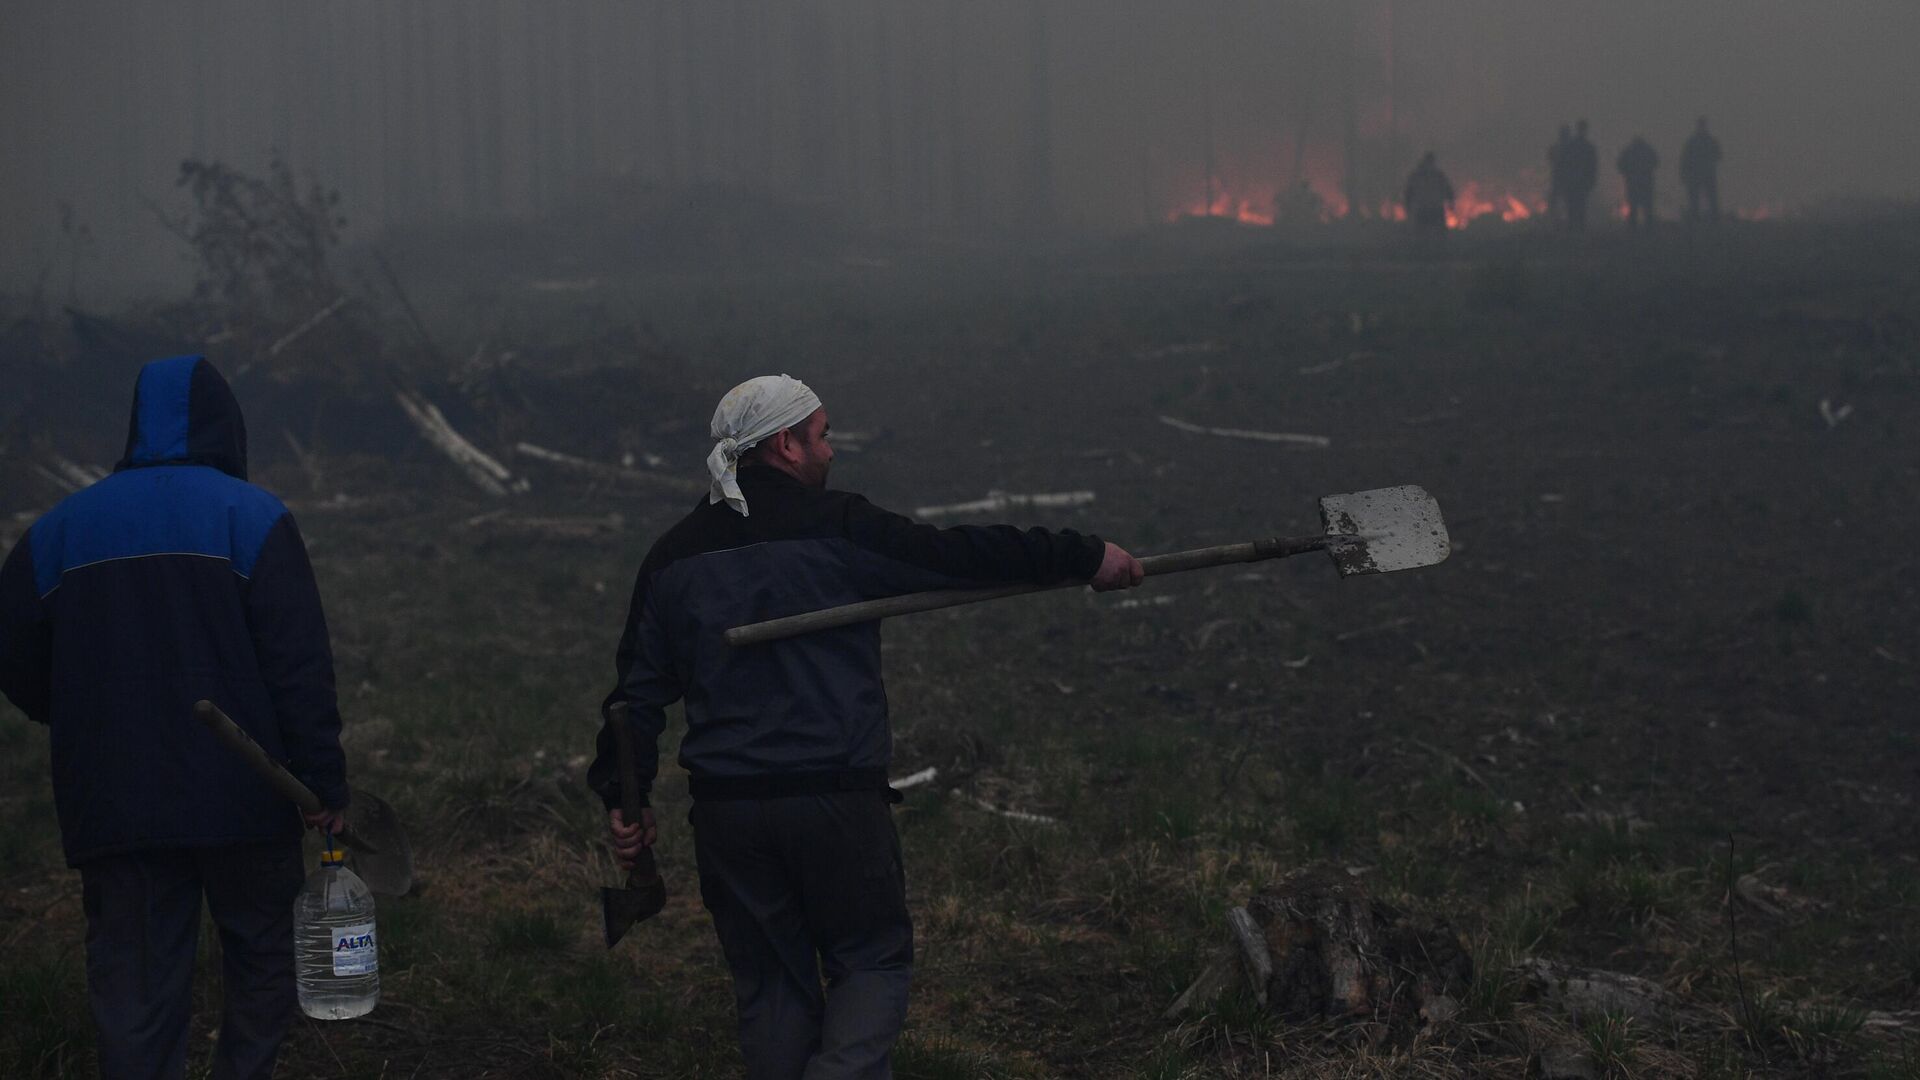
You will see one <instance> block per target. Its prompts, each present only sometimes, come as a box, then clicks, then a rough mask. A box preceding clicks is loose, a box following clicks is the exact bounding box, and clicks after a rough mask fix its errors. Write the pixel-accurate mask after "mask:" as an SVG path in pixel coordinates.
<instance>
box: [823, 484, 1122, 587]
mask: <svg viewBox="0 0 1920 1080" xmlns="http://www.w3.org/2000/svg"><path fill="white" fill-rule="evenodd" d="M846 535H847V537H848V538H849V539H851V540H852V541H853V542H854V543H856V544H858V545H860V546H861V547H863V548H867V549H868V550H871V551H875V552H878V553H880V554H882V555H886V556H889V557H891V558H894V559H898V560H900V561H901V562H905V563H910V564H912V565H914V566H918V567H921V568H923V569H927V570H933V571H936V572H938V573H942V574H950V575H952V576H954V577H957V578H965V579H968V580H972V581H982V582H1001V581H1006V582H1014V581H1031V582H1034V583H1036V584H1041V585H1051V584H1054V583H1057V582H1062V581H1085V580H1090V579H1091V578H1092V577H1093V575H1094V574H1095V573H1097V572H1098V571H1099V569H1100V559H1101V557H1102V556H1103V555H1104V554H1105V553H1106V544H1105V542H1103V541H1102V540H1101V539H1100V538H1099V537H1097V536H1089V535H1085V534H1083V533H1078V532H1075V531H1073V530H1072V529H1024V530H1022V529H1017V528H1014V527H1013V526H1011V525H956V526H953V527H951V528H945V529H942V528H938V527H936V526H933V525H927V524H924V523H922V522H917V521H914V520H913V519H912V518H909V517H903V516H902V515H900V514H896V513H893V512H892V511H890V510H882V509H881V508H879V507H877V506H875V505H873V504H872V503H870V502H868V501H867V500H866V499H865V498H863V497H861V496H858V495H854V496H850V497H849V498H848V499H847V505H846Z"/></svg>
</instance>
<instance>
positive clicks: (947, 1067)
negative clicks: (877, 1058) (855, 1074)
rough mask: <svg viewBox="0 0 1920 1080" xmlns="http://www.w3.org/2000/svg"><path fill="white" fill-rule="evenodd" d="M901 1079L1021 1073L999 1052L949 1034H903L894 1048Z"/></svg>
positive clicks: (956, 1079)
mask: <svg viewBox="0 0 1920 1080" xmlns="http://www.w3.org/2000/svg"><path fill="white" fill-rule="evenodd" d="M893 1075H894V1076H895V1077H897V1078H898V1080H999V1078H1002V1077H1007V1078H1011V1077H1015V1076H1018V1075H1020V1073H1018V1072H1015V1071H1014V1070H1013V1069H1011V1068H1010V1067H1009V1066H1008V1065H1007V1063H1006V1062H1004V1061H1002V1060H1001V1059H1000V1058H999V1057H998V1056H997V1055H995V1054H993V1053H991V1052H989V1051H986V1050H977V1049H974V1048H972V1047H968V1046H964V1045H962V1044H961V1043H960V1042H958V1041H957V1040H955V1039H953V1038H951V1037H948V1036H932V1037H921V1036H916V1035H913V1034H908V1035H905V1036H903V1037H902V1038H901V1039H900V1041H899V1042H898V1043H897V1044H895V1046H894V1048H893Z"/></svg>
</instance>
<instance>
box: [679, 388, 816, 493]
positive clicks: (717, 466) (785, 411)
mask: <svg viewBox="0 0 1920 1080" xmlns="http://www.w3.org/2000/svg"><path fill="white" fill-rule="evenodd" d="M819 407H820V398H819V397H818V396H817V395H815V394H814V392H813V391H812V390H809V389H807V384H806V383H803V382H801V381H800V380H799V379H796V378H794V377H793V376H791V375H762V376H760V377H759V378H757V379H748V380H747V381H746V382H743V383H741V384H740V385H739V386H736V387H734V388H733V389H731V390H729V391H727V395H726V396H725V397H723V398H721V399H720V405H719V407H718V408H716V409H714V410H713V427H712V428H711V433H712V435H713V437H714V438H716V439H718V440H720V441H719V442H717V443H715V444H714V445H713V452H712V453H710V454H708V455H707V474H708V475H709V476H711V477H712V478H713V484H712V486H711V487H710V488H709V489H708V491H707V502H708V503H717V502H720V501H721V500H723V499H724V500H726V504H727V505H728V506H731V507H733V508H734V509H735V510H738V511H740V516H741V517H746V516H747V497H746V496H745V495H742V494H741V493H740V479H739V475H740V455H741V454H744V453H746V452H747V451H748V450H751V449H753V447H754V446H755V445H757V444H758V443H759V442H760V440H761V439H764V438H766V437H768V436H769V435H773V434H774V433H776V432H781V431H785V430H786V429H788V428H790V427H792V426H793V425H795V424H797V423H799V422H800V421H802V420H805V419H806V418H807V417H809V416H812V415H813V410H815V409H817V408H819Z"/></svg>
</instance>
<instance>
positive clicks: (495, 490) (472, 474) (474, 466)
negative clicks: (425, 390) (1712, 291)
mask: <svg viewBox="0 0 1920 1080" xmlns="http://www.w3.org/2000/svg"><path fill="white" fill-rule="evenodd" d="M393 396H394V400H396V401H398V402H399V403H400V408H401V409H402V410H403V411H404V412H405V413H406V414H407V419H408V420H411V421H412V422H413V426H414V428H415V429H416V430H418V431H419V432H420V437H421V438H423V439H425V440H427V443H428V445H430V446H432V447H433V448H434V449H435V450H438V451H440V453H441V455H442V456H444V457H445V458H446V459H447V460H448V461H451V462H453V464H454V465H455V466H456V467H458V468H459V470H460V471H461V472H462V473H465V474H466V477H467V479H469V480H471V481H473V485H474V486H475V487H477V488H479V489H480V490H482V491H484V492H486V493H487V494H489V495H492V496H495V497H496V498H499V497H505V496H507V495H517V494H520V493H521V492H524V491H528V490H530V489H531V488H532V487H533V485H532V484H530V483H528V482H527V481H526V480H525V479H522V478H517V477H515V476H514V475H513V473H512V472H510V471H508V469H507V467H506V466H505V465H502V464H500V463H499V462H498V461H495V460H494V459H493V458H492V457H490V456H489V455H488V454H487V453H486V451H484V450H482V449H480V448H479V447H477V446H475V445H473V443H471V442H469V441H467V438H466V437H465V436H464V435H461V434H460V433H459V432H458V431H456V430H454V427H453V425H452V424H450V423H448V422H447V418H446V417H445V416H443V415H442V414H441V412H440V407H439V406H437V405H435V404H434V403H433V402H431V401H428V400H427V399H426V398H424V397H422V396H420V395H419V394H416V393H413V392H411V391H408V390H396V391H394V395H393Z"/></svg>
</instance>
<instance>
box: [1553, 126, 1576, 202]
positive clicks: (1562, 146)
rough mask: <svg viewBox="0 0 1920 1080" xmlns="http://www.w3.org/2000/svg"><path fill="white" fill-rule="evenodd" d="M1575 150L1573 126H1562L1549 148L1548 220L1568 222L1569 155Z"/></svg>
mask: <svg viewBox="0 0 1920 1080" xmlns="http://www.w3.org/2000/svg"><path fill="white" fill-rule="evenodd" d="M1572 148H1573V125H1571V124H1561V125H1560V137H1559V138H1558V139H1555V140H1554V142H1553V145H1552V146H1549V147H1547V220H1548V221H1558V222H1564V221H1566V220H1567V172H1568V170H1567V166H1568V154H1569V151H1571V150H1572Z"/></svg>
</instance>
